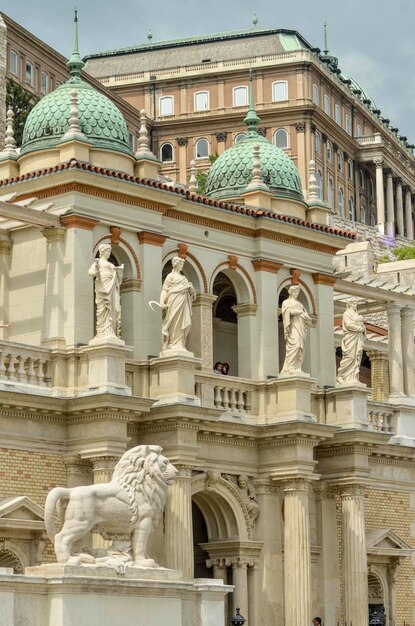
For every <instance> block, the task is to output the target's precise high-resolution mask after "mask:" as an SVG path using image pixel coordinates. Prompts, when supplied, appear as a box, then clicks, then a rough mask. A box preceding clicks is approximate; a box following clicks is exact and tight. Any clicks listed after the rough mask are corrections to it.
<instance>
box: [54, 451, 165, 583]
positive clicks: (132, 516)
mask: <svg viewBox="0 0 415 626" xmlns="http://www.w3.org/2000/svg"><path fill="white" fill-rule="evenodd" d="M176 475H177V470H176V468H175V467H174V466H173V465H172V464H171V463H170V462H169V460H168V459H166V457H165V456H163V455H162V448H161V447H160V446H137V447H135V448H132V449H131V450H128V451H127V452H125V454H124V455H123V456H122V457H121V459H120V460H119V461H118V463H117V465H116V466H115V468H114V473H113V476H112V480H111V482H110V483H103V484H96V485H88V486H82V487H74V488H72V489H66V488H64V487H57V488H55V489H52V491H50V492H49V494H48V496H47V498H46V503H45V525H46V531H47V533H48V536H49V539H50V540H51V541H52V542H53V544H54V547H55V553H56V557H57V560H58V563H61V564H67V565H91V564H92V565H107V566H108V567H112V568H114V569H116V570H117V571H118V572H119V573H123V568H124V567H125V566H126V565H132V566H137V567H158V565H157V564H156V563H155V562H154V561H153V559H150V558H148V556H147V542H148V538H149V535H150V533H151V531H152V529H153V528H155V526H156V525H157V522H158V520H159V518H160V515H161V513H162V512H163V509H164V505H165V502H166V496H167V487H168V485H170V484H172V483H173V481H174V479H175V478H176ZM55 514H57V516H58V518H59V522H60V530H59V532H57V529H56V527H55ZM90 531H92V532H97V533H99V534H100V535H101V536H102V537H103V538H104V539H107V540H113V543H112V545H111V546H110V547H109V548H108V551H107V556H104V557H98V558H95V557H94V556H93V555H92V554H88V553H78V554H73V548H74V546H75V544H77V542H79V541H80V540H81V539H82V538H83V537H84V536H85V535H86V534H87V533H88V532H90Z"/></svg>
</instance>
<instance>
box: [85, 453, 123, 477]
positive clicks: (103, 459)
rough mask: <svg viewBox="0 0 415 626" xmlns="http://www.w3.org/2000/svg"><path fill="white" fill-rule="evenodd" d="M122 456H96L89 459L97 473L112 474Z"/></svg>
mask: <svg viewBox="0 0 415 626" xmlns="http://www.w3.org/2000/svg"><path fill="white" fill-rule="evenodd" d="M120 458H121V456H94V457H92V458H90V459H89V461H90V462H91V464H92V471H93V472H94V473H96V472H112V471H113V470H114V467H115V465H116V464H117V463H118V461H119V460H120Z"/></svg>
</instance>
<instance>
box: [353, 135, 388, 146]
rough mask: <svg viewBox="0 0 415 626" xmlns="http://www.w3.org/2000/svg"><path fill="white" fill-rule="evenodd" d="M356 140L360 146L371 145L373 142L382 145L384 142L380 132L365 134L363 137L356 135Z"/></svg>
mask: <svg viewBox="0 0 415 626" xmlns="http://www.w3.org/2000/svg"><path fill="white" fill-rule="evenodd" d="M356 140H357V142H358V143H359V144H360V145H361V146H372V145H373V144H378V145H383V143H384V141H383V138H382V135H381V134H380V133H374V134H373V135H366V136H365V137H356Z"/></svg>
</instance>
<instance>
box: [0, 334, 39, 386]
mask: <svg viewBox="0 0 415 626" xmlns="http://www.w3.org/2000/svg"><path fill="white" fill-rule="evenodd" d="M50 365H51V353H50V350H48V349H46V348H33V347H32V346H28V345H26V344H22V343H15V342H11V341H0V381H2V382H3V381H4V382H7V383H14V384H20V385H31V386H36V387H51V386H52V379H51V368H50Z"/></svg>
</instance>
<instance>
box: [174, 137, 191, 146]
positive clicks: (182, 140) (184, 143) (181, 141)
mask: <svg viewBox="0 0 415 626" xmlns="http://www.w3.org/2000/svg"><path fill="white" fill-rule="evenodd" d="M176 141H177V145H178V146H187V144H188V143H189V138H188V137H177V139H176Z"/></svg>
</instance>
